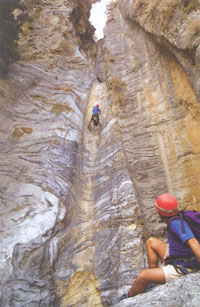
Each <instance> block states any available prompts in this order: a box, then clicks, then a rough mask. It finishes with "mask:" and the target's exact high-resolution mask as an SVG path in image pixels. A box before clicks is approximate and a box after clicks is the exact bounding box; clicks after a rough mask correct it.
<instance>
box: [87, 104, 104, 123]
mask: <svg viewBox="0 0 200 307" xmlns="http://www.w3.org/2000/svg"><path fill="white" fill-rule="evenodd" d="M99 114H101V110H100V109H99V105H98V104H97V105H96V106H94V107H93V108H92V117H91V119H90V122H89V125H88V128H90V127H91V123H92V121H93V123H94V125H95V126H100V127H101V123H100V120H99Z"/></svg>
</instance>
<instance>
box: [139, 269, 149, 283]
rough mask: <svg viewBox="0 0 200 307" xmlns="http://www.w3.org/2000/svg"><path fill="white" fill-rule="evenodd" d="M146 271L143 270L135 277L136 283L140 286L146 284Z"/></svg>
mask: <svg viewBox="0 0 200 307" xmlns="http://www.w3.org/2000/svg"><path fill="white" fill-rule="evenodd" d="M148 275H149V274H148V270H143V271H141V272H140V274H139V275H138V277H137V281H138V282H139V283H142V284H146V283H148Z"/></svg>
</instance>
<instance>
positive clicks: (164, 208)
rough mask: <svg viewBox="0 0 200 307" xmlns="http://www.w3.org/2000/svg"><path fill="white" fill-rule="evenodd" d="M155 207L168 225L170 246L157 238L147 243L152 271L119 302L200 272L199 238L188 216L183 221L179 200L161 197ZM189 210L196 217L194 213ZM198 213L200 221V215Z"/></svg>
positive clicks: (142, 273) (140, 279) (136, 281)
mask: <svg viewBox="0 0 200 307" xmlns="http://www.w3.org/2000/svg"><path fill="white" fill-rule="evenodd" d="M154 206H155V209H156V210H157V211H158V213H159V215H160V217H161V219H162V221H164V222H165V223H167V237H168V243H166V242H164V241H161V240H159V239H157V238H155V237H150V238H149V239H148V240H147V244H146V248H147V257H148V265H149V268H148V269H145V270H143V271H141V273H140V274H139V275H138V277H137V278H136V280H135V281H134V283H133V285H132V287H131V289H130V290H129V292H128V293H125V294H123V295H122V296H121V297H120V299H119V300H118V302H119V301H121V300H123V299H126V298H128V297H132V296H135V295H137V294H139V293H142V292H145V291H146V290H148V289H150V288H151V287H153V286H155V285H156V284H165V283H167V282H169V281H171V280H172V279H175V278H178V277H180V276H183V275H186V274H188V273H191V272H194V271H197V270H199V269H200V244H199V242H200V237H198V236H197V234H196V232H195V235H194V228H192V224H190V225H189V221H188V220H187V221H188V222H187V221H186V218H185V216H183V218H181V216H182V215H181V214H183V213H182V211H179V206H178V202H177V200H176V198H175V197H174V196H173V195H171V194H167V193H165V194H161V195H160V196H158V197H157V198H156V201H155V204H154ZM186 211H187V212H193V214H194V211H188V210H186ZM183 212H185V211H183ZM190 214H191V213H190ZM196 214H197V215H198V218H199V212H196ZM199 223H200V221H199ZM199 225H200V224H199ZM191 228H192V229H193V230H192V229H191ZM198 231H200V230H198ZM198 235H199V234H198ZM159 260H161V263H162V264H163V266H161V267H158V262H159Z"/></svg>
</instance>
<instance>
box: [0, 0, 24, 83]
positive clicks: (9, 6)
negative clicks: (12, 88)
mask: <svg viewBox="0 0 200 307" xmlns="http://www.w3.org/2000/svg"><path fill="white" fill-rule="evenodd" d="M19 2H20V0H1V2H0V77H3V76H5V75H6V74H7V72H8V66H9V63H10V62H12V61H14V60H17V59H19V54H18V52H17V46H18V44H17V40H18V35H19V32H20V31H21V29H20V24H19V22H18V21H17V20H15V19H14V16H13V14H12V13H13V11H14V9H16V8H22V6H20V4H19Z"/></svg>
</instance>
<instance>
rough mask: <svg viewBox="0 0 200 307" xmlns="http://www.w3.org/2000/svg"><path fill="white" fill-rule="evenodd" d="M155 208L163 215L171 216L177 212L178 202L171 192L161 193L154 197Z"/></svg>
mask: <svg viewBox="0 0 200 307" xmlns="http://www.w3.org/2000/svg"><path fill="white" fill-rule="evenodd" d="M155 208H156V210H157V211H158V212H159V213H160V214H161V215H164V216H173V215H176V214H177V213H178V202H177V200H176V198H175V197H174V196H173V195H171V194H167V193H165V194H161V195H160V196H158V197H157V198H156V202H155Z"/></svg>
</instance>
